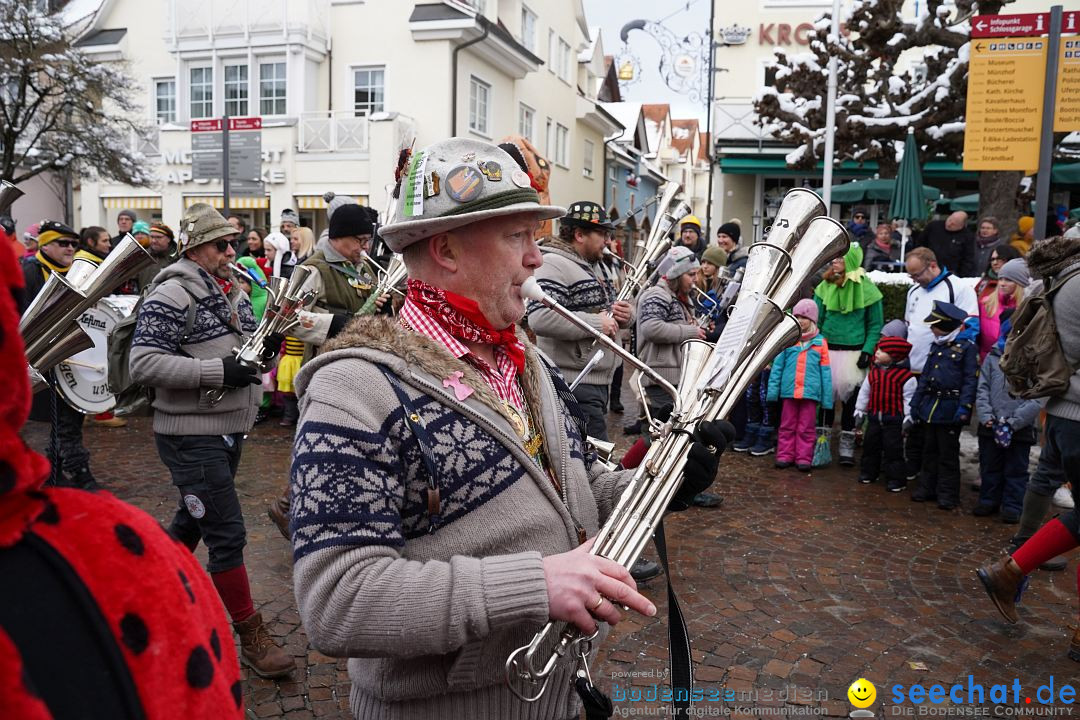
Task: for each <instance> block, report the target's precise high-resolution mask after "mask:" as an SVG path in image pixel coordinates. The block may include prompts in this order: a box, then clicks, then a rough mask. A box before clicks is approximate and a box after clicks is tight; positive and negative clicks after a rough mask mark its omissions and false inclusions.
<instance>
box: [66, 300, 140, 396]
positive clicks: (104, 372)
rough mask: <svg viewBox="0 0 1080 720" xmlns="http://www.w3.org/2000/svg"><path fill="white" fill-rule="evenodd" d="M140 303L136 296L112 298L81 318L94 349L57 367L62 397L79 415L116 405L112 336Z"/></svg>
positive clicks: (85, 351)
mask: <svg viewBox="0 0 1080 720" xmlns="http://www.w3.org/2000/svg"><path fill="white" fill-rule="evenodd" d="M138 300H139V298H138V297H136V296H134V295H110V296H109V297H107V298H104V299H102V300H101V301H100V302H98V303H97V304H96V305H94V306H93V307H91V308H89V309H88V310H86V311H85V312H83V314H82V315H81V316H80V317H79V325H80V326H82V329H83V330H85V331H86V334H87V335H89V336H90V339H91V340H93V341H94V347H92V348H90V349H89V350H83V351H82V352H81V353H79V354H78V355H73V356H72V357H70V358H68V359H67V360H65V361H64V362H62V363H59V364H58V365H57V366H56V368H55V373H56V383H55V387H56V389H57V391H58V392H59V393H60V397H61V398H63V399H64V401H65V402H67V404H68V405H71V406H72V407H73V408H75V409H76V410H78V411H79V412H81V413H85V414H87V415H96V414H98V413H103V412H108V411H109V410H112V409H113V408H114V407H115V406H116V398H115V397H113V394H112V393H111V392H109V364H108V340H109V333H110V332H112V329H113V328H114V327H116V323H118V322H120V320H121V319H123V318H124V317H126V316H127V315H130V314H131V312H132V311H133V310H134V309H135V304H136V303H137V302H138Z"/></svg>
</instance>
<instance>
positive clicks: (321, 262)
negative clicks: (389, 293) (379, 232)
mask: <svg viewBox="0 0 1080 720" xmlns="http://www.w3.org/2000/svg"><path fill="white" fill-rule="evenodd" d="M378 218H379V215H378V213H377V212H375V211H374V210H373V209H371V208H369V207H365V206H363V205H358V204H356V203H347V204H345V205H342V206H341V207H339V208H337V209H336V210H335V211H334V213H333V214H332V215H331V216H330V229H329V232H328V233H327V237H325V238H320V239H319V242H318V243H317V244H316V245H315V252H314V253H312V255H311V257H309V258H308V259H307V260H305V261H304V262H303V263H302V264H303V265H306V266H308V267H311V268H313V269H314V270H315V271H316V272H313V273H311V274H310V275H309V276H308V279H307V281H306V282H305V283H304V285H303V287H302V290H304V291H306V290H312V291H314V293H315V296H316V300H315V306H314V308H312V310H313V311H312V312H302V313H300V324H299V325H298V326H297V327H295V328H294V329H292V330H291V331H289V335H290V338H289V339H287V340H286V353H288V352H290V351H289V343H290V342H291V340H292V338H295V339H297V340H299V341H301V342H303V343H305V344H306V346H305V349H304V356H305V359H307V358H310V357H311V356H313V355H314V354H315V352H316V350H315V348H318V347H319V346H321V345H322V344H323V343H325V342H326V341H327V340H328V339H330V338H332V337H333V336H334V335H337V334H338V333H339V332H340V331H341V329H342V328H344V327H345V324H346V323H347V322H348V321H349V320H350V319H351V318H352V317H353V316H354V315H356V313H357V312H358V311H359V310H360V308H361V307H363V306H364V303H365V302H366V301H367V299H368V296H369V295H370V294H371V291H372V290H373V289H374V288H375V285H376V283H377V278H378V276H377V274H376V272H375V270H374V269H373V268H371V267H370V265H369V264H368V262H367V251H368V250H369V249H370V248H371V238H372V235H374V233H375V223H376V222H377V221H378ZM385 301H386V298H385V297H382V298H379V299H378V300H376V307H377V308H381V307H382V305H383V303H384V302H385ZM289 402H291V403H292V405H291V406H288V407H286V420H287V419H288V418H289V416H290V415H291V414H292V413H293V412H296V405H295V403H296V399H295V396H294V397H292V398H291V399H290V400H289ZM289 506H290V498H289V494H288V488H286V489H285V491H284V492H283V493H282V494H281V496H280V497H279V498H278V499H277V500H274V501H273V502H271V503H270V508H269V509H268V510H267V514H268V515H269V516H270V519H271V520H273V521H274V524H275V525H276V526H277V528H278V530H279V531H280V532H281V534H282V535H284V536H285V537H286V538H288V537H289Z"/></svg>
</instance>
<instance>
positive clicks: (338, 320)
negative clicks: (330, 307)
mask: <svg viewBox="0 0 1080 720" xmlns="http://www.w3.org/2000/svg"><path fill="white" fill-rule="evenodd" d="M349 319H350V317H349V316H348V315H338V314H337V313H334V318H333V320H331V321H330V331H329V332H327V333H326V339H327V340H329V339H330V338H332V337H334V336H335V335H337V334H338V333H339V332H341V331H342V330H344V329H345V325H347V324H348V322H349Z"/></svg>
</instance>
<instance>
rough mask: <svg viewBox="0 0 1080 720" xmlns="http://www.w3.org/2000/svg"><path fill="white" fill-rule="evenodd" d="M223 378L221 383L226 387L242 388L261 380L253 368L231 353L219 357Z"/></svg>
mask: <svg viewBox="0 0 1080 720" xmlns="http://www.w3.org/2000/svg"><path fill="white" fill-rule="evenodd" d="M221 366H222V369H223V370H224V379H223V380H222V381H221V384H222V385H223V386H225V387H227V388H242V387H247V386H248V385H254V384H255V383H259V382H262V380H261V379H260V378H259V375H258V373H256V372H255V368H253V367H248V366H247V365H244V364H243V363H241V362H240V361H239V360H237V359H236V358H234V357H233V356H232V355H230V356H229V357H224V358H221Z"/></svg>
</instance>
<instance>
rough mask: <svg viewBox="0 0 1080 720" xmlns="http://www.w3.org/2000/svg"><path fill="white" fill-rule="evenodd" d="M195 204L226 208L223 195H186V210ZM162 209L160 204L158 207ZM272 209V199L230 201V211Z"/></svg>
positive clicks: (267, 197) (265, 197)
mask: <svg viewBox="0 0 1080 720" xmlns="http://www.w3.org/2000/svg"><path fill="white" fill-rule="evenodd" d="M195 203H206V204H207V205H212V206H213V207H216V208H223V207H225V203H224V202H223V201H222V196H221V195H185V196H184V208H185V209H186V208H189V207H191V206H192V205H194V204H195ZM158 207H160V204H159V205H158ZM269 207H270V197H269V196H263V197H234V198H231V199H230V200H229V209H230V210H258V209H260V208H269Z"/></svg>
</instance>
